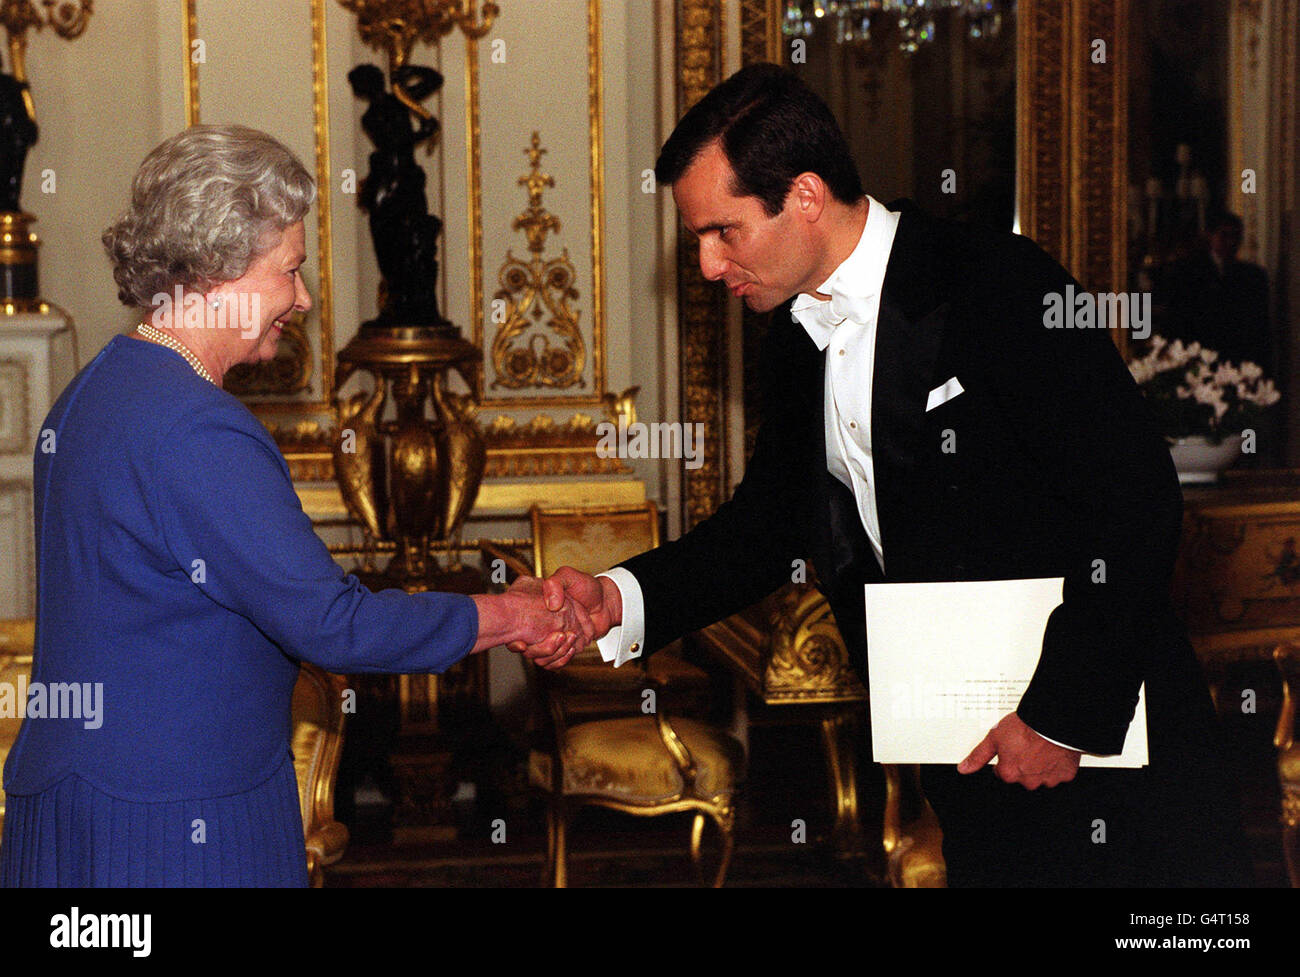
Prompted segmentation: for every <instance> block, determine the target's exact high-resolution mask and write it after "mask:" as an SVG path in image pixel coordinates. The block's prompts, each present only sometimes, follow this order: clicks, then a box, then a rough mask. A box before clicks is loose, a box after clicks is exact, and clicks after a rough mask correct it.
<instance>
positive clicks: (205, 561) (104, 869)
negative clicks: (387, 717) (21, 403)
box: [0, 336, 478, 886]
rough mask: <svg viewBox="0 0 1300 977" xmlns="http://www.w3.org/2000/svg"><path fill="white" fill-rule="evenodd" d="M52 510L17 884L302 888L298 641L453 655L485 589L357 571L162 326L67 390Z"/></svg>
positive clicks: (108, 356)
mask: <svg viewBox="0 0 1300 977" xmlns="http://www.w3.org/2000/svg"><path fill="white" fill-rule="evenodd" d="M35 516H36V547H37V554H38V559H37V566H38V572H37V625H36V652H35V656H34V659H33V674H32V684H31V688H32V690H33V691H32V692H31V693H29V698H28V700H27V702H28V706H29V708H28V714H27V716H26V718H25V719H24V722H23V725H22V728H21V730H20V731H19V734H18V738H17V741H16V742H15V744H14V747H13V750H12V751H11V752H10V755H9V759H8V762H7V763H6V764H5V770H4V789H5V793H6V808H7V810H6V814H5V825H4V834H3V839H0V885H4V886H19V885H21V886H181V885H192V886H303V885H306V884H307V871H306V855H305V851H304V845H303V829H302V821H301V817H300V814H299V808H298V793H297V787H296V784H295V780H294V771H293V758H292V756H291V754H290V747H289V738H290V715H289V710H290V699H291V695H292V691H293V686H294V682H295V681H296V679H297V674H298V661H300V660H302V661H309V662H314V663H315V664H317V665H320V666H321V667H323V668H325V669H326V670H327V671H331V672H339V673H355V672H387V673H405V672H440V671H443V670H444V669H446V668H447V667H449V666H450V665H453V664H455V663H456V662H457V661H459V660H460V659H462V658H463V657H465V656H466V655H467V654H469V652H470V650H471V649H472V647H473V645H474V642H475V640H476V636H477V632H478V615H477V610H476V608H475V606H474V602H473V601H472V600H471V599H470V598H468V597H464V596H460V595H453V594H437V593H427V594H414V595H412V594H406V593H404V592H402V591H400V590H386V591H381V592H378V593H372V592H371V591H369V590H367V589H366V588H365V587H363V586H362V585H361V584H360V582H359V581H358V580H357V579H356V578H355V577H354V576H352V575H351V574H345V573H344V572H343V571H342V570H341V569H340V568H339V567H338V565H337V564H336V563H335V562H334V560H333V559H332V558H331V557H330V555H329V551H328V550H327V549H326V547H325V546H324V544H323V543H322V542H321V541H320V539H319V538H318V537H317V536H316V534H315V532H314V531H313V530H312V526H311V522H310V520H309V519H308V518H307V516H306V515H305V514H304V513H303V511H302V507H301V506H300V504H299V501H298V496H297V494H296V493H295V491H294V488H293V484H292V482H291V481H290V477H289V470H288V467H287V465H286V464H285V462H284V459H283V457H282V456H281V455H280V452H279V450H278V449H277V448H276V445H275V443H274V441H272V440H271V438H270V437H269V436H268V434H267V432H266V430H265V429H264V428H263V426H262V425H261V423H260V422H259V421H258V420H257V419H256V418H255V417H254V416H253V415H252V414H251V413H250V412H249V411H248V409H247V408H246V407H244V405H243V404H241V403H240V402H239V401H238V400H237V399H236V398H235V397H233V396H231V395H230V394H228V393H225V392H224V391H222V390H220V389H218V388H217V387H215V386H213V385H212V384H210V383H208V382H207V381H205V380H203V379H201V378H200V377H199V376H197V375H196V374H195V373H194V371H193V370H192V369H191V368H190V367H189V365H188V364H187V363H186V362H185V360H184V359H183V358H182V357H181V356H180V355H179V354H177V353H175V352H173V351H172V350H169V349H167V348H165V347H162V346H158V345H155V344H153V343H146V342H143V341H140V340H137V339H133V338H130V337H127V336H117V337H115V338H114V339H113V340H112V341H111V342H109V344H108V345H107V346H106V347H104V349H103V350H102V351H101V352H100V353H99V355H98V356H96V357H95V359H94V360H93V361H92V362H91V363H90V364H89V365H88V366H86V368H85V369H84V370H82V371H81V373H79V374H78V375H77V377H76V379H75V380H74V381H73V382H72V383H71V384H70V385H69V387H68V389H67V390H66V391H64V393H63V395H62V396H61V397H60V398H59V400H58V402H57V403H56V404H55V405H54V407H53V409H52V410H51V411H50V414H49V417H48V418H47V419H46V422H45V425H44V429H43V431H42V433H41V439H40V441H39V442H38V445H37V449H36V476H35ZM74 686H75V687H74ZM38 688H39V689H41V690H43V691H45V692H47V693H48V694H47V695H46V696H44V697H43V698H44V700H45V705H44V706H43V707H35V708H33V706H34V705H35V698H34V697H35V695H36V693H35V690H36V689H38ZM78 693H79V694H78ZM340 707H341V705H340ZM37 713H40V715H39V716H38V715H37Z"/></svg>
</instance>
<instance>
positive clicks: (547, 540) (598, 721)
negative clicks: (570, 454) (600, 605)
mask: <svg viewBox="0 0 1300 977" xmlns="http://www.w3.org/2000/svg"><path fill="white" fill-rule="evenodd" d="M531 515H532V524H533V562H532V566H531V567H529V566H527V565H526V564H523V563H522V561H519V560H514V561H511V560H508V559H507V563H509V564H510V566H511V567H512V568H513V569H514V570H515V571H516V572H523V573H529V572H531V573H532V574H534V575H536V576H547V575H550V574H551V573H553V572H554V571H555V570H557V569H558V568H559V567H561V566H572V567H574V568H575V569H578V570H583V571H586V572H596V571H599V570H603V569H605V568H606V567H609V566H612V565H613V564H615V563H618V562H619V561H620V560H623V559H626V558H627V557H629V556H632V555H635V554H637V553H640V552H642V551H643V550H646V549H650V548H653V547H655V546H658V545H659V515H658V510H657V509H656V507H655V505H654V503H653V502H648V503H646V504H645V505H643V506H637V507H632V508H599V509H594V508H593V509H551V510H544V509H541V508H539V507H534V508H533V510H532V514H531ZM498 555H503V554H498ZM528 679H529V686H530V688H531V689H532V690H533V694H534V699H535V701H536V703H537V704H538V726H539V727H540V728H539V730H538V732H539V735H540V739H541V743H540V746H539V748H538V749H535V750H533V752H532V754H531V756H530V760H529V780H530V782H531V783H532V784H533V786H534V787H536V788H538V789H540V790H541V791H543V792H544V793H545V794H546V798H547V859H546V876H547V880H548V881H549V882H550V883H551V884H553V885H554V886H556V887H557V888H562V887H564V886H565V885H566V884H567V881H568V878H567V876H568V872H567V833H568V826H569V821H570V819H571V817H572V815H573V814H574V812H576V811H577V810H579V809H580V808H582V807H583V806H586V805H595V806H600V807H607V808H611V809H613V810H617V811H622V812H624V813H627V814H633V815H638V816H642V817H653V816H657V815H661V814H670V813H674V812H683V811H691V812H694V815H695V817H694V818H693V820H692V824H691V835H690V855H691V862H692V865H693V866H694V869H695V873H696V878H697V880H698V881H699V882H700V883H701V884H712V885H714V886H715V887H717V886H721V885H722V884H723V881H724V880H725V878H726V873H727V868H728V867H729V865H730V862H731V855H732V852H733V850H734V846H735V838H734V830H735V808H734V804H733V799H734V796H735V791H736V787H737V785H738V783H739V781H740V779H741V776H742V773H743V770H744V748H743V747H742V746H741V744H740V743H739V741H737V740H736V739H735V738H734V737H732V736H730V735H728V734H726V733H724V732H723V731H722V730H720V729H717V728H716V727H714V726H713V725H711V724H710V723H708V722H705V721H703V720H701V719H697V718H689V717H682V716H681V715H680V711H679V708H678V707H681V708H691V707H699V706H701V705H702V704H706V703H707V699H708V688H709V677H708V674H707V673H705V672H704V671H703V670H701V669H699V668H697V667H695V666H694V665H691V664H689V663H688V662H685V661H683V660H682V659H681V657H680V648H669V649H664V650H663V651H660V652H659V653H657V654H656V655H654V656H653V657H651V658H650V659H649V660H648V661H647V660H646V659H637V661H636V665H635V667H626V666H625V667H623V668H619V669H615V668H613V667H612V666H610V665H608V664H606V663H605V662H603V661H602V660H601V658H600V655H599V652H598V651H597V650H596V649H595V648H594V647H591V648H587V649H584V650H583V651H582V652H580V653H579V654H578V655H575V656H574V659H573V660H572V661H570V663H569V664H568V665H566V666H565V667H564V668H563V669H560V670H558V671H555V672H551V671H546V670H544V669H539V668H536V667H534V666H531V665H530V666H528ZM670 710H672V711H673V712H676V713H678V715H677V717H676V718H672V719H670V718H669V715H668V713H669V711H670ZM707 820H712V821H713V823H714V824H715V825H716V826H717V828H718V831H719V834H720V836H721V853H720V856H719V860H718V866H717V869H716V871H714V872H713V873H706V872H705V869H704V866H703V853H702V842H703V835H704V828H705V824H706V821H707Z"/></svg>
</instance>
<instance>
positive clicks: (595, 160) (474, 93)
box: [465, 0, 607, 450]
mask: <svg viewBox="0 0 1300 977" xmlns="http://www.w3.org/2000/svg"><path fill="white" fill-rule="evenodd" d="M602 51H603V43H602V40H601V30H600V0H587V125H588V142H589V153H588V159H589V163H590V178H591V366H592V388H591V392H590V393H586V394H567V395H566V394H546V395H542V396H534V397H490V396H487V395H486V393H485V388H484V381H483V377H482V376H480V377H479V378H478V390H477V393H478V396H479V402H480V404H481V405H482V407H483V408H484V409H485V410H486V409H487V408H492V407H495V408H498V409H515V408H525V407H571V406H595V405H599V404H602V403H604V401H605V384H606V379H607V378H606V376H605V367H606V356H605V84H604V68H603V54H602ZM465 117H466V119H468V125H467V126H466V131H465V148H466V156H467V158H468V162H469V173H468V176H467V188H466V189H467V193H468V197H469V203H470V206H469V223H470V226H469V241H470V267H471V269H472V272H471V274H472V281H471V288H472V297H473V302H474V306H473V308H474V345H475V346H477V347H479V349H483V348H484V324H483V316H484V310H485V308H486V306H485V295H484V286H483V210H482V208H483V180H482V158H481V152H480V146H481V135H482V132H481V120H480V112H479V78H478V45H477V43H476V42H475V41H473V40H466V42H465ZM584 450H585V449H584Z"/></svg>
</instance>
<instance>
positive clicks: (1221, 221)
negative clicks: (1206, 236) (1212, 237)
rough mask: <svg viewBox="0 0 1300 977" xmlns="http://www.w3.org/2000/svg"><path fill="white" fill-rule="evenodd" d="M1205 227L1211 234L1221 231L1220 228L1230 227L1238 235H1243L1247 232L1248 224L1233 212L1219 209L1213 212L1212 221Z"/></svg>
mask: <svg viewBox="0 0 1300 977" xmlns="http://www.w3.org/2000/svg"><path fill="white" fill-rule="evenodd" d="M1205 227H1206V229H1207V230H1209V231H1210V232H1211V233H1213V232H1214V231H1217V230H1219V228H1221V227H1229V228H1231V229H1232V230H1234V231H1236V232H1237V233H1238V234H1242V233H1244V232H1245V230H1246V224H1245V222H1244V221H1242V219H1241V218H1240V217H1238V216H1237V215H1236V214H1234V213H1233V212H1232V211H1230V210H1224V209H1219V210H1215V211H1213V212H1211V214H1210V221H1209V223H1208V224H1206V225H1205Z"/></svg>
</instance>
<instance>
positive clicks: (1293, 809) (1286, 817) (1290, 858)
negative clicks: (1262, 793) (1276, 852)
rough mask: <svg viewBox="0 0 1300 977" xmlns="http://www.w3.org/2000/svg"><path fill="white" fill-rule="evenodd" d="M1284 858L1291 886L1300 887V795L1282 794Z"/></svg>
mask: <svg viewBox="0 0 1300 977" xmlns="http://www.w3.org/2000/svg"><path fill="white" fill-rule="evenodd" d="M1282 860H1283V861H1284V862H1286V874H1287V878H1288V879H1290V881H1291V888H1293V889H1300V795H1298V794H1291V793H1289V792H1288V793H1284V794H1283V795H1282Z"/></svg>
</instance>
